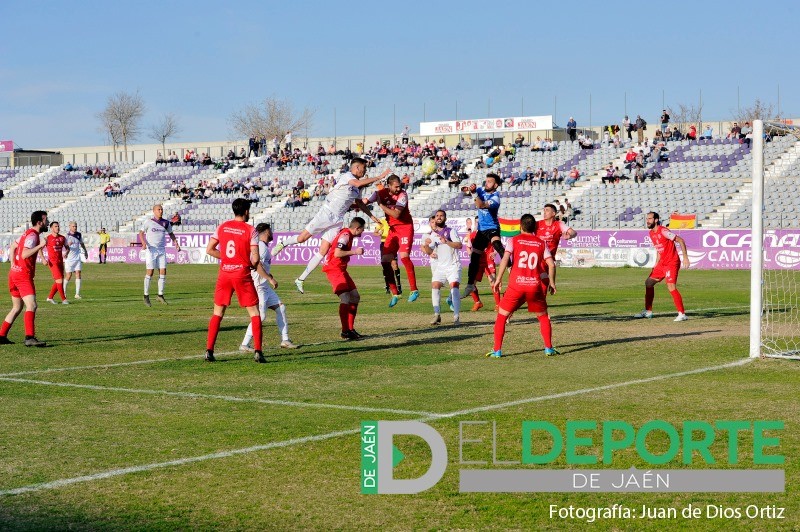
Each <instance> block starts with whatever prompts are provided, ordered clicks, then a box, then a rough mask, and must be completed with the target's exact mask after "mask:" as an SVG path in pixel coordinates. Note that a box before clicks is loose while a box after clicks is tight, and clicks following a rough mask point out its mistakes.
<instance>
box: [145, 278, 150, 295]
mask: <svg viewBox="0 0 800 532" xmlns="http://www.w3.org/2000/svg"><path fill="white" fill-rule="evenodd" d="M144 295H146V296H149V295H150V276H149V275H145V276H144Z"/></svg>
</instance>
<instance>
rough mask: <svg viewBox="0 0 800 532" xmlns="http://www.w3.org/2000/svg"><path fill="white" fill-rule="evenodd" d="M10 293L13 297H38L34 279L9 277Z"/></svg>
mask: <svg viewBox="0 0 800 532" xmlns="http://www.w3.org/2000/svg"><path fill="white" fill-rule="evenodd" d="M8 291H9V292H11V297H19V298H23V297H27V296H35V295H36V287H35V286H34V285H33V277H17V276H12V275H9V276H8Z"/></svg>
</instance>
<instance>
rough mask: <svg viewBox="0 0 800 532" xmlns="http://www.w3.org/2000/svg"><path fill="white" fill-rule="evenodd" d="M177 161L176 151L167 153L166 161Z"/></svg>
mask: <svg viewBox="0 0 800 532" xmlns="http://www.w3.org/2000/svg"><path fill="white" fill-rule="evenodd" d="M178 161H179V159H178V154H177V153H175V152H174V151H173V152H172V153H170V154H169V158H168V159H167V162H170V163H177V162H178Z"/></svg>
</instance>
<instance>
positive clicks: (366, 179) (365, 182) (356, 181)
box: [348, 168, 392, 188]
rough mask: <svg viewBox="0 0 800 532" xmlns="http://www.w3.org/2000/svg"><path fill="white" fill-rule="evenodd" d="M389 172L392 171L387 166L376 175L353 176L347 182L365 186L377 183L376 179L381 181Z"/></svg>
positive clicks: (360, 186) (356, 185)
mask: <svg viewBox="0 0 800 532" xmlns="http://www.w3.org/2000/svg"><path fill="white" fill-rule="evenodd" d="M391 173H392V171H391V170H389V169H388V168H387V169H386V170H384V171H383V173H382V174H381V175H379V176H378V177H361V178H353V179H351V180H349V181H348V183H349V184H350V185H352V186H354V187H358V188H362V187H366V186H368V185H371V184H372V183H377V182H378V181H382V180H383V179H385V178H386V177H387V176H388V175H389V174H391Z"/></svg>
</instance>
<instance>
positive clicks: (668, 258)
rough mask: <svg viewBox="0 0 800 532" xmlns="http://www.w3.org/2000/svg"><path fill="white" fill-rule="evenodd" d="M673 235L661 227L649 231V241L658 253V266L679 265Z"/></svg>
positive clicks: (679, 260)
mask: <svg viewBox="0 0 800 532" xmlns="http://www.w3.org/2000/svg"><path fill="white" fill-rule="evenodd" d="M675 236H676V235H675V233H673V232H672V231H670V230H669V229H667V228H666V227H664V226H662V225H657V226H656V228H655V229H653V230H652V231H650V240H651V241H652V242H653V246H654V247H655V248H656V251H658V257H659V260H658V262H659V264H675V263H676V262H677V263H678V264H680V262H681V259H680V258H679V257H678V250H677V249H675Z"/></svg>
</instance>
